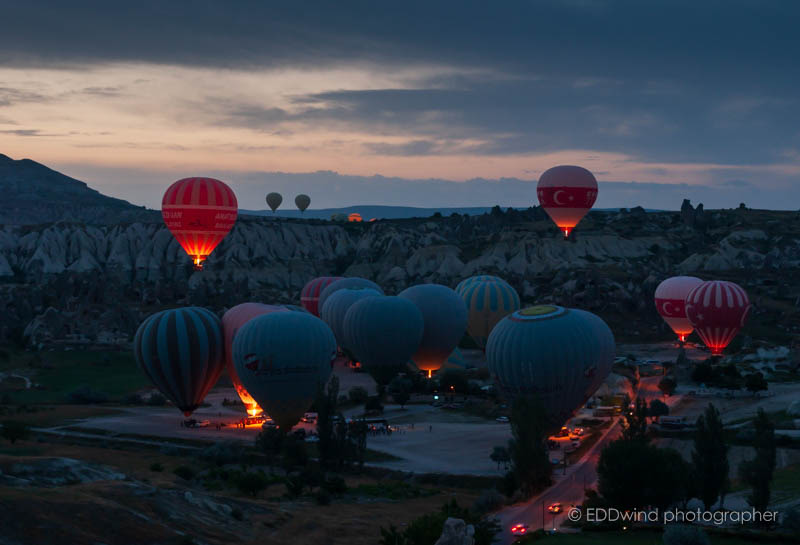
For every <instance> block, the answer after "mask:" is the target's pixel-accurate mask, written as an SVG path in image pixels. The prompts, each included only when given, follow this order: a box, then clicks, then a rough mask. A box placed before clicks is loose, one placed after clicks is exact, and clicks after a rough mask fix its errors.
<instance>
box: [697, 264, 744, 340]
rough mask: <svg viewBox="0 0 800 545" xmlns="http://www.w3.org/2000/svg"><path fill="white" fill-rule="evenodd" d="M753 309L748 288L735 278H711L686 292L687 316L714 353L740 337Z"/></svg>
mask: <svg viewBox="0 0 800 545" xmlns="http://www.w3.org/2000/svg"><path fill="white" fill-rule="evenodd" d="M749 311H750V300H749V299H748V298H747V292H746V291H744V289H742V287H741V286H739V285H738V284H734V283H733V282H726V281H724V280H709V281H707V282H703V283H702V284H700V285H699V286H696V287H695V288H694V289H692V291H690V292H689V295H687V296H686V317H687V318H689V323H690V324H692V326H693V327H694V328H695V330H697V334H698V335H700V338H701V339H703V342H704V343H705V344H706V346H707V347H708V348H710V349H711V354H712V355H714V356H719V355H721V354H722V351H723V350H724V349H725V347H726V346H728V344H729V343H730V342H731V341H732V340H733V338H734V337H736V334H737V333H739V330H740V329H742V326H744V322H745V320H747V314H748V313H749Z"/></svg>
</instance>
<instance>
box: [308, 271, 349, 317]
mask: <svg viewBox="0 0 800 545" xmlns="http://www.w3.org/2000/svg"><path fill="white" fill-rule="evenodd" d="M341 279H342V277H341V276H320V277H317V278H314V279H312V280H309V281H308V283H307V284H306V285H305V286H303V291H301V292H300V304H301V305H303V307H305V309H306V310H307V311H309V312H310V313H311V314H313V315H314V316H319V311H320V306H319V295H320V293H322V290H324V289H325V288H327V287H328V286H330V285H331V284H333V283H334V282H336V281H337V280H341Z"/></svg>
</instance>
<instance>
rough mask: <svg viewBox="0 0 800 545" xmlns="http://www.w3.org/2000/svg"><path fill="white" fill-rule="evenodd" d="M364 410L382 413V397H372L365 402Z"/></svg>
mask: <svg viewBox="0 0 800 545" xmlns="http://www.w3.org/2000/svg"><path fill="white" fill-rule="evenodd" d="M364 411H365V412H376V413H382V412H383V404H381V398H380V397H378V396H373V397H370V398H369V399H368V400H367V402H366V403H365V404H364Z"/></svg>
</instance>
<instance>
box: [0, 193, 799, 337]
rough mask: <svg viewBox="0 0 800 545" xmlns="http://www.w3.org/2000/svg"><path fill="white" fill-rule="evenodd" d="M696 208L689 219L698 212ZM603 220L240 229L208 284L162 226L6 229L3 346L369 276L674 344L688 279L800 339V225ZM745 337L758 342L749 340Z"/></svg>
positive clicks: (207, 273) (730, 214) (715, 214)
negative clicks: (492, 291)
mask: <svg viewBox="0 0 800 545" xmlns="http://www.w3.org/2000/svg"><path fill="white" fill-rule="evenodd" d="M689 208H691V206H690V207H689ZM696 215H697V214H695V210H694V209H692V210H691V211H689V210H684V211H683V212H680V213H679V212H675V213H668V212H664V213H645V212H644V211H643V210H641V209H633V210H630V211H628V210H623V211H621V212H619V213H616V212H615V213H605V212H593V213H591V214H590V215H589V216H588V217H587V218H586V219H585V220H584V222H583V223H581V225H580V226H579V227H578V229H577V230H576V232H575V235H576V238H575V240H574V241H569V242H565V241H563V240H562V239H561V238H560V235H559V233H558V231H557V230H556V229H555V228H554V227H553V225H552V224H551V223H550V221H549V219H548V218H547V217H546V215H545V214H544V212H543V211H542V210H541V209H539V208H531V209H529V210H527V211H516V210H509V211H506V212H503V211H501V210H500V209H495V210H493V211H492V213H490V214H485V215H482V216H471V217H470V216H460V215H453V216H450V217H432V218H427V219H408V220H384V221H377V222H372V223H362V224H339V223H332V222H325V221H319V220H308V221H303V220H273V219H263V218H254V217H247V216H245V217H242V218H240V220H239V221H238V222H237V224H236V227H235V228H234V230H233V231H232V232H231V234H230V235H229V236H228V237H227V239H226V240H225V241H224V242H223V243H222V244H221V245H220V246H219V247H218V248H217V249H216V250H215V252H214V253H213V254H212V255H211V256H210V258H209V259H208V261H207V264H206V266H205V270H204V271H202V272H195V271H193V270H192V268H191V263H190V260H189V259H188V257H187V256H186V255H184V253H183V252H182V250H181V248H180V246H179V245H178V244H177V243H176V242H175V240H174V239H173V238H172V236H171V235H170V233H169V232H168V231H167V230H166V229H165V228H164V227H163V225H162V224H161V223H160V222H157V221H153V222H133V223H125V224H116V225H107V226H97V225H95V226H93V225H87V224H84V223H74V222H59V223H55V224H49V225H43V226H37V227H12V226H7V227H5V228H4V229H3V230H2V231H0V282H2V284H0V316H2V318H0V336H1V337H2V338H3V339H7V340H14V341H16V342H20V343H32V344H41V343H44V344H48V343H101V344H106V343H118V344H124V343H127V342H128V339H129V337H130V335H131V334H132V333H133V332H134V331H135V328H136V327H137V325H138V323H139V321H140V320H141V319H142V318H143V317H144V316H145V315H147V314H148V313H150V312H152V311H154V310H156V309H159V308H162V307H166V306H170V305H181V304H198V305H204V306H208V307H210V308H212V309H214V310H217V311H222V310H223V309H225V308H228V307H230V306H233V305H235V304H238V303H240V302H243V301H248V300H256V301H264V302H278V303H280V302H283V303H290V302H291V303H297V302H298V300H299V292H300V289H301V288H302V286H303V285H304V284H305V282H306V281H308V280H309V279H310V278H312V277H314V276H318V275H328V274H338V275H346V276H364V277H367V278H371V279H373V280H375V281H377V282H378V283H379V284H381V285H382V286H384V288H385V289H386V290H387V292H388V293H395V292H398V291H400V290H402V289H403V288H405V287H406V286H409V285H412V284H416V283H421V282H439V283H442V284H446V285H450V286H454V285H455V284H456V283H457V282H458V281H459V280H460V279H462V278H465V277H467V276H471V275H473V274H479V273H493V274H498V275H500V276H502V277H504V278H506V279H507V280H508V281H509V282H511V284H512V285H514V286H515V287H516V289H517V290H518V291H519V293H520V295H521V296H522V298H523V300H524V302H525V303H530V304H532V303H535V302H555V303H560V304H565V305H571V306H577V307H580V308H585V309H588V310H593V311H595V312H597V313H599V314H600V315H601V316H603V317H604V318H605V319H606V320H608V321H609V322H610V323H611V324H612V327H613V328H614V332H615V334H616V335H617V336H618V337H619V338H633V339H644V338H669V335H668V333H667V330H666V328H665V326H663V325H662V324H661V321H660V319H659V318H658V316H657V315H656V314H655V310H654V308H653V305H652V295H653V291H654V290H655V287H656V285H657V284H658V283H659V282H660V281H661V280H662V279H663V278H665V277H667V276H670V275H674V274H696V275H698V276H701V277H704V278H712V277H718V278H725V279H731V280H735V281H738V282H739V283H741V284H742V285H743V286H744V287H745V288H746V289H747V290H748V292H749V293H750V295H751V299H753V301H754V302H755V303H756V309H755V312H754V313H753V319H752V320H751V321H750V323H749V324H748V331H749V332H750V333H752V334H753V336H756V335H757V336H758V338H763V337H765V336H768V337H774V338H775V340H777V341H780V342H787V341H791V339H792V338H793V337H794V336H795V335H796V333H797V331H798V329H800V319H799V318H798V308H797V303H798V298H800V284H798V282H796V281H795V280H794V278H795V275H796V274H797V272H798V271H800V215H798V214H796V213H790V212H767V211H752V210H745V209H741V210H726V211H703V212H702V216H703V217H702V221H697V217H696ZM748 331H746V332H745V334H747V332H748Z"/></svg>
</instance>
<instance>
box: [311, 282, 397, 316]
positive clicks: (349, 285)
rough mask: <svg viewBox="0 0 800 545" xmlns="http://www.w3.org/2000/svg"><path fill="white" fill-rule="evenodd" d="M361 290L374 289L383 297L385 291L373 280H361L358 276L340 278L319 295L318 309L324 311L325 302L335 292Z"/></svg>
mask: <svg viewBox="0 0 800 545" xmlns="http://www.w3.org/2000/svg"><path fill="white" fill-rule="evenodd" d="M359 288H372V289H374V290H375V291H377V292H378V293H380V294H381V295H383V290H382V289H381V287H380V286H379V285H378V284H376V283H375V282H373V281H372V280H367V279H366V278H359V277H357V276H351V277H348V278H340V279H339V280H337V281H336V282H331V284H329V285H328V286H327V287H326V288H325V289H323V290H322V291H321V292H320V293H319V301H318V302H317V309H319V310H322V307H323V306H324V305H325V301H327V299H328V297H330V296H331V295H333V294H334V293H335V292H337V291H339V290H343V289H359Z"/></svg>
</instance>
